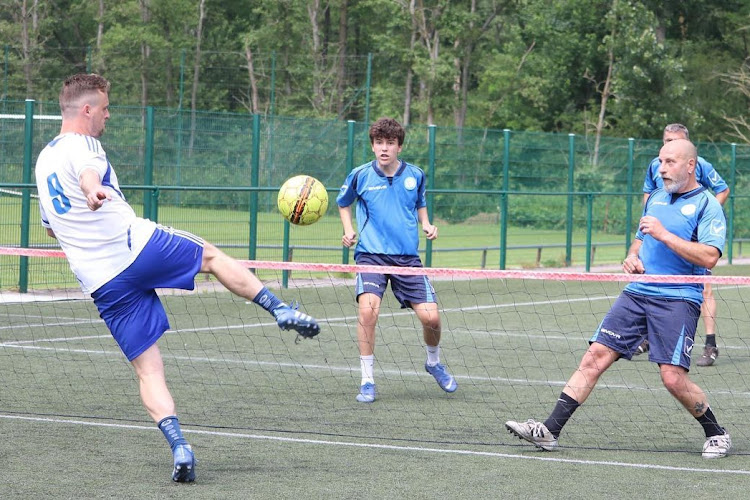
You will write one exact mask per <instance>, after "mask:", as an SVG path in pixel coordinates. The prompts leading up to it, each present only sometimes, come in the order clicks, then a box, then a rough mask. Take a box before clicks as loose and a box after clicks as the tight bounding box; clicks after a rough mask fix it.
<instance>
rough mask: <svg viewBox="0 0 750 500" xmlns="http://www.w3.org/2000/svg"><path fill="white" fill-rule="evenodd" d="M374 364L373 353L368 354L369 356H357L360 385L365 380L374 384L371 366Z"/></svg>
mask: <svg viewBox="0 0 750 500" xmlns="http://www.w3.org/2000/svg"><path fill="white" fill-rule="evenodd" d="M374 366H375V355H374V354H370V355H369V356H360V357H359V368H360V369H361V370H362V385H364V384H366V383H367V382H369V383H371V384H374V383H375V377H374V375H373V367H374Z"/></svg>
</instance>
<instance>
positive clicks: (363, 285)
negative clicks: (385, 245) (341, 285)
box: [355, 253, 437, 308]
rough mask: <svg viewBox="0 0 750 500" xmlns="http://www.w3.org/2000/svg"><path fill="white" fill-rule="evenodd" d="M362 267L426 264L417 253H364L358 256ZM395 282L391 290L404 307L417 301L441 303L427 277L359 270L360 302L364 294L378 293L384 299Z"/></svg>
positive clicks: (358, 290)
mask: <svg viewBox="0 0 750 500" xmlns="http://www.w3.org/2000/svg"><path fill="white" fill-rule="evenodd" d="M357 265H360V266H395V267H422V261H421V260H420V259H419V257H417V256H410V255H379V254H371V253H364V254H359V255H358V256H357ZM389 281H390V282H391V290H393V295H395V296H396V299H397V300H398V302H399V304H401V307H402V308H405V307H412V306H413V305H414V304H426V303H428V302H433V303H437V295H436V294H435V289H434V288H432V284H431V283H430V280H429V278H427V276H409V275H404V274H376V273H358V274H357V282H356V285H355V288H356V294H357V301H359V296H360V295H362V294H363V293H374V294H375V295H377V296H378V297H380V298H381V299H382V298H383V294H384V293H385V289H386V287H387V286H388V282H389Z"/></svg>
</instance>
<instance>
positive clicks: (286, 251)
mask: <svg viewBox="0 0 750 500" xmlns="http://www.w3.org/2000/svg"><path fill="white" fill-rule="evenodd" d="M289 227H290V224H289V221H288V220H286V219H284V238H283V240H282V243H281V260H282V262H289V261H291V259H292V249H291V248H290V247H289ZM281 288H289V270H288V269H283V270H282V271H281Z"/></svg>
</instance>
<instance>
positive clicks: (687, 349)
mask: <svg viewBox="0 0 750 500" xmlns="http://www.w3.org/2000/svg"><path fill="white" fill-rule="evenodd" d="M693 342H694V340H693V339H691V338H686V339H685V355H686V356H687V357H688V358H689V357H690V354H691V353H692V352H693Z"/></svg>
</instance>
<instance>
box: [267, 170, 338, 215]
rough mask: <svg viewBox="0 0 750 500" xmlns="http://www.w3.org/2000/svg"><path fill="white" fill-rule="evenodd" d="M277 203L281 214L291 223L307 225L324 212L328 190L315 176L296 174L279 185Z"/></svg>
mask: <svg viewBox="0 0 750 500" xmlns="http://www.w3.org/2000/svg"><path fill="white" fill-rule="evenodd" d="M277 205H278V206H279V212H281V215H283V216H284V218H285V219H286V220H288V221H289V222H291V223H292V224H296V225H298V226H309V225H310V224H312V223H313V222H317V221H318V220H319V219H320V218H321V217H323V215H324V214H325V213H326V210H327V209H328V192H326V188H325V186H323V184H322V183H321V182H320V181H319V180H318V179H316V178H315V177H311V176H309V175H297V176H294V177H291V178H289V179H287V180H286V182H284V184H283V185H282V186H281V189H279V197H278V199H277Z"/></svg>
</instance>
